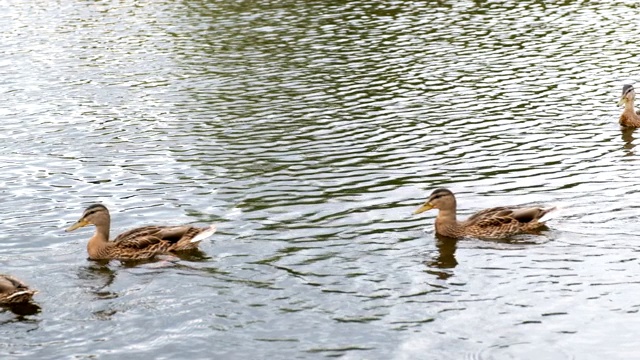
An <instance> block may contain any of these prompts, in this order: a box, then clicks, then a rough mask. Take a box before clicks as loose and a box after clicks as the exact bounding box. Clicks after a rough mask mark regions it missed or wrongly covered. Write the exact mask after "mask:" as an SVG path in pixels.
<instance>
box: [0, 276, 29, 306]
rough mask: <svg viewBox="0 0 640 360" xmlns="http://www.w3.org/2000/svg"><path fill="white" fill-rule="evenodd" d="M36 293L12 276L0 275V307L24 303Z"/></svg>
mask: <svg viewBox="0 0 640 360" xmlns="http://www.w3.org/2000/svg"><path fill="white" fill-rule="evenodd" d="M36 293H37V291H36V290H33V289H30V288H29V287H28V286H27V284H25V283H23V282H22V281H20V280H18V279H16V278H14V277H13V276H9V275H2V274H0V305H11V304H20V303H26V302H29V301H31V298H32V297H33V295H35V294H36Z"/></svg>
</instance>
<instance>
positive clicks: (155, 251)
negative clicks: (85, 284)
mask: <svg viewBox="0 0 640 360" xmlns="http://www.w3.org/2000/svg"><path fill="white" fill-rule="evenodd" d="M87 225H94V226H95V227H96V230H95V233H94V234H93V236H92V237H91V239H89V243H88V244H87V251H88V253H89V258H90V259H92V260H110V259H118V260H142V259H149V258H152V257H154V256H156V255H160V254H168V253H173V252H177V251H183V250H192V249H196V248H197V247H198V244H199V243H200V242H201V241H202V240H204V239H206V238H208V237H210V236H211V235H213V233H215V231H216V227H215V225H210V226H209V227H195V226H190V225H182V226H144V227H139V228H135V229H131V230H129V231H126V232H124V233H122V234H120V235H118V236H117V237H116V238H115V239H113V240H112V241H109V229H110V227H111V216H110V215H109V210H107V208H106V207H105V206H104V205H101V204H94V205H91V206H89V207H88V208H86V209H85V210H84V213H83V214H82V217H81V218H80V219H79V220H78V221H77V222H76V223H75V224H73V225H71V226H70V227H69V228H68V229H67V230H66V231H73V230H75V229H78V228H81V227H84V226H87Z"/></svg>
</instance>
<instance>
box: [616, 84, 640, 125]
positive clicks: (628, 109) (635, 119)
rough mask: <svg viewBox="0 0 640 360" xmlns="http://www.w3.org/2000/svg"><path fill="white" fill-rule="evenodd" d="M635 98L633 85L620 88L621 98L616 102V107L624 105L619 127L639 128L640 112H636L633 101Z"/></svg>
mask: <svg viewBox="0 0 640 360" xmlns="http://www.w3.org/2000/svg"><path fill="white" fill-rule="evenodd" d="M635 98H636V91H635V90H634V89H633V85H625V86H623V87H622V96H621V97H620V101H618V106H621V105H624V110H622V114H620V120H619V122H620V125H622V126H627V127H634V128H637V127H640V115H638V114H639V113H640V111H638V112H636V110H635V108H634V106H633V101H634V100H635Z"/></svg>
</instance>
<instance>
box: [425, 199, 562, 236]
mask: <svg viewBox="0 0 640 360" xmlns="http://www.w3.org/2000/svg"><path fill="white" fill-rule="evenodd" d="M431 209H438V210H439V211H438V216H437V217H436V233H438V234H440V235H442V236H446V237H451V238H461V237H466V236H469V237H478V238H504V237H509V236H512V235H516V234H520V233H526V232H531V231H534V230H536V229H539V228H541V227H543V226H544V222H541V221H540V218H542V217H543V216H544V215H545V214H548V213H549V212H551V211H552V210H554V209H555V208H550V209H542V208H537V207H530V208H511V207H504V206H501V207H495V208H491V209H485V210H481V211H479V212H477V213H475V214H473V215H472V216H471V217H469V218H468V219H467V220H464V221H458V220H457V219H456V198H455V196H454V195H453V193H452V192H451V191H450V190H447V189H442V188H441V189H436V190H434V191H433V192H432V193H431V195H430V196H429V199H427V201H426V202H425V203H424V205H422V206H421V207H420V208H418V209H417V210H416V211H415V212H414V214H419V213H421V212H424V211H427V210H431Z"/></svg>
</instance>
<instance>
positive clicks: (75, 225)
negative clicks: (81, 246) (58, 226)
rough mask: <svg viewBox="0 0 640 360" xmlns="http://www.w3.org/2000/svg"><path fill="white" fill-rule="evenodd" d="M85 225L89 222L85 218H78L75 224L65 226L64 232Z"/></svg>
mask: <svg viewBox="0 0 640 360" xmlns="http://www.w3.org/2000/svg"><path fill="white" fill-rule="evenodd" d="M87 225H89V223H88V222H87V221H86V220H83V219H80V220H78V221H77V222H76V223H75V224H73V225H71V226H69V228H67V230H65V231H66V232H69V231H73V230H75V229H80V228H81V227H85V226H87Z"/></svg>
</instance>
